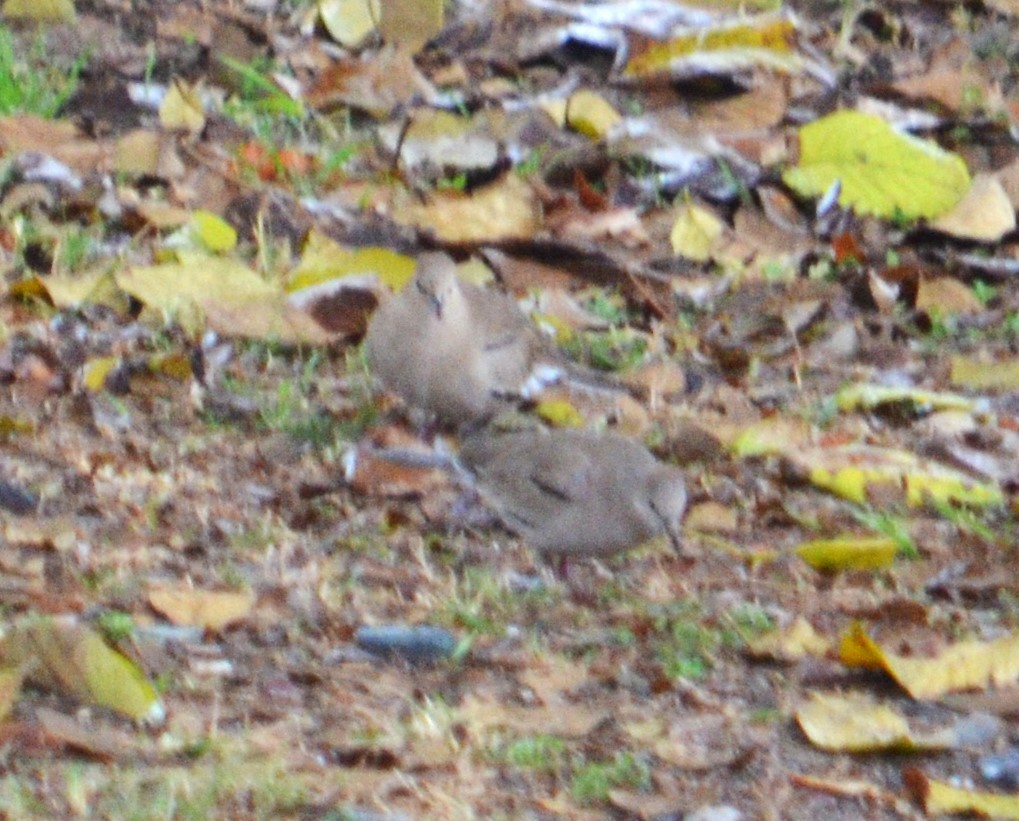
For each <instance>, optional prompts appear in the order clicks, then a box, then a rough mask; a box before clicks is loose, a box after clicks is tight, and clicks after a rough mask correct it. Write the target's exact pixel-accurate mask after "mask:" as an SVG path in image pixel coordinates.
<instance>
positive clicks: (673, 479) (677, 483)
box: [647, 466, 686, 553]
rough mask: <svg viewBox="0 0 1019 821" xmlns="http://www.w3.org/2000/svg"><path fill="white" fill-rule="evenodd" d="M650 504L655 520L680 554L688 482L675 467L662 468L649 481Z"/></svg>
mask: <svg viewBox="0 0 1019 821" xmlns="http://www.w3.org/2000/svg"><path fill="white" fill-rule="evenodd" d="M647 490H648V503H649V505H650V506H651V511H652V513H653V514H654V516H655V519H656V520H657V522H658V523H659V525H660V526H661V528H662V530H663V531H664V532H665V533H666V535H668V537H669V541H671V542H672V546H673V548H674V549H675V550H676V552H677V553H678V552H680V544H681V539H682V532H681V529H680V526H681V525H682V522H683V514H684V513H686V482H685V481H684V480H683V474H682V473H681V472H680V471H679V470H677V469H676V468H673V467H667V466H662V467H660V468H658V469H657V470H655V471H654V472H653V473H652V474H651V476H650V477H649V479H648V488H647Z"/></svg>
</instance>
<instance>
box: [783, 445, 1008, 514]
mask: <svg viewBox="0 0 1019 821" xmlns="http://www.w3.org/2000/svg"><path fill="white" fill-rule="evenodd" d="M786 456H788V457H789V458H790V459H792V460H793V461H794V462H795V464H797V465H799V466H801V467H802V468H803V469H804V470H805V471H806V473H807V476H808V477H809V479H810V481H811V482H812V483H813V484H814V485H816V486H817V487H820V488H823V489H824V490H828V491H830V492H831V493H834V494H835V495H837V496H841V497H842V498H843V499H848V500H850V501H852V502H857V503H858V504H863V503H864V502H866V501H867V498H868V494H869V493H870V492H872V491H874V492H879V491H884V492H887V491H896V492H900V493H902V494H903V496H904V499H905V501H906V502H907V504H909V505H911V506H914V507H915V506H919V505H922V504H924V503H926V501H927V500H928V499H933V500H935V501H937V502H952V503H957V504H962V505H968V506H972V507H996V506H999V505H1002V504H1004V501H1005V497H1004V494H1003V492H1002V490H1001V488H1000V487H998V485H997V484H996V483H994V482H978V481H976V480H975V479H973V478H972V477H970V476H969V475H967V474H964V473H962V472H960V471H957V470H954V469H952V468H949V467H946V466H945V465H942V464H939V463H937V462H932V461H929V460H923V459H920V458H919V457H917V456H916V455H914V454H912V453H910V452H908V451H902V450H895V449H892V448H879V447H869V446H865V445H849V446H846V447H837V448H830V447H829V448H824V449H816V448H815V449H812V450H804V451H801V452H795V451H790V452H788V453H787V454H786Z"/></svg>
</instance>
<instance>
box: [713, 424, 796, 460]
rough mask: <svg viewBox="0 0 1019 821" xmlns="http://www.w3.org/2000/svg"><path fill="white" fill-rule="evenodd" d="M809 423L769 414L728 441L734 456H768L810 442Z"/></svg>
mask: <svg viewBox="0 0 1019 821" xmlns="http://www.w3.org/2000/svg"><path fill="white" fill-rule="evenodd" d="M810 439H811V431H810V425H808V424H807V423H806V422H803V421H801V420H799V419H791V418H789V417H788V416H771V417H768V418H766V419H762V420H761V421H760V422H755V423H754V424H752V425H750V426H748V427H746V428H744V429H743V430H741V431H740V432H739V433H738V434H737V435H736V437H735V438H734V439H733V440H732V442H730V443H729V450H730V451H732V453H733V455H734V456H740V457H748V456H768V455H778V454H782V453H786V452H788V451H790V450H799V449H801V448H802V447H803V446H804V445H807V444H809V443H810Z"/></svg>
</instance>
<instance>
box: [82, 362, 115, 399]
mask: <svg viewBox="0 0 1019 821" xmlns="http://www.w3.org/2000/svg"><path fill="white" fill-rule="evenodd" d="M119 365H120V357H118V356H102V357H98V358H96V359H90V360H89V361H88V362H86V363H85V364H84V365H83V366H82V372H81V384H82V386H83V387H84V388H85V390H87V391H91V392H92V393H98V392H99V391H101V390H102V389H103V388H105V387H106V377H108V376H109V375H110V373H112V372H113V371H114V370H115V369H116V368H117V367H118V366H119Z"/></svg>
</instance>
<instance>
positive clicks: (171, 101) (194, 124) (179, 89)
mask: <svg viewBox="0 0 1019 821" xmlns="http://www.w3.org/2000/svg"><path fill="white" fill-rule="evenodd" d="M159 122H160V123H161V124H162V126H163V128H167V129H171V130H173V129H180V130H182V131H188V132H190V133H191V134H198V132H200V131H201V130H202V129H203V128H205V112H204V110H203V107H202V97H201V94H200V92H199V86H198V85H195V86H189V85H187V83H184V82H182V81H181V80H174V81H173V82H172V83H170V87H169V88H168V89H167V90H166V96H165V97H164V98H163V102H162V103H160V104H159Z"/></svg>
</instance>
